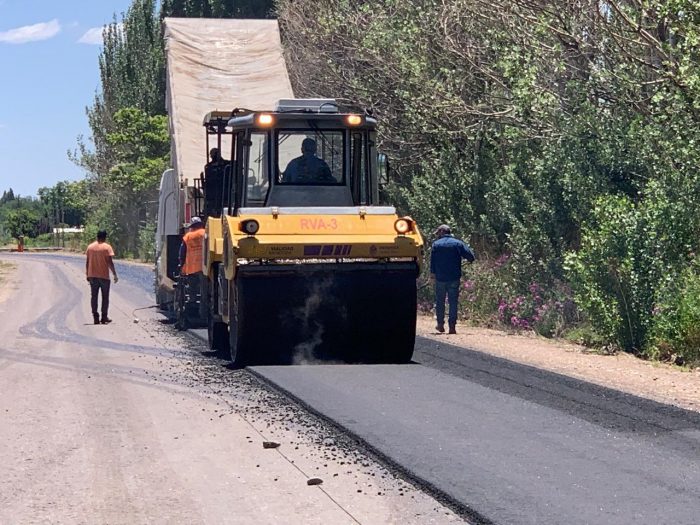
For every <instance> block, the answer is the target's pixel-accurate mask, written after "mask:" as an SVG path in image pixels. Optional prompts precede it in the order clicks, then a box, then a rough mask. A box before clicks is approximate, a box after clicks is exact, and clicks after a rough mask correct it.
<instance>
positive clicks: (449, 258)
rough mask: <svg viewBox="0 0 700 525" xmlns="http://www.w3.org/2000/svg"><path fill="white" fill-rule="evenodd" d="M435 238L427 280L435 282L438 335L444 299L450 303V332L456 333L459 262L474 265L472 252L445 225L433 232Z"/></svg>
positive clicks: (443, 328) (448, 320)
mask: <svg viewBox="0 0 700 525" xmlns="http://www.w3.org/2000/svg"><path fill="white" fill-rule="evenodd" d="M435 236H436V237H437V239H436V240H435V241H434V242H433V245H432V250H431V253H430V278H431V280H432V281H433V282H434V283H435V316H436V317H437V326H436V327H435V329H436V330H437V331H438V332H441V333H442V332H444V331H445V297H447V301H448V302H449V304H450V311H449V314H448V317H447V322H448V325H449V330H450V331H449V333H450V334H456V333H457V330H456V325H457V300H458V299H459V281H460V279H461V277H462V259H466V260H467V261H469V262H473V261H474V259H475V256H474V251H473V250H472V249H471V248H470V247H469V245H468V244H467V243H465V242H463V241H460V240H459V239H457V238H455V236H454V235H452V232H451V230H450V227H449V226H448V225H447V224H442V225H440V226H438V228H437V230H435Z"/></svg>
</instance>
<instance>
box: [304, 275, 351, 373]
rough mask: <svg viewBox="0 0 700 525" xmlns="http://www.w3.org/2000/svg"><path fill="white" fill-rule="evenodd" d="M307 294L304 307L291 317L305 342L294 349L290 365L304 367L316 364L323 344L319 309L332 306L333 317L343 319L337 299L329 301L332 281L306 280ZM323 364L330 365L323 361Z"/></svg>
mask: <svg viewBox="0 0 700 525" xmlns="http://www.w3.org/2000/svg"><path fill="white" fill-rule="evenodd" d="M308 283H309V287H308V289H309V293H308V295H307V297H306V300H305V301H304V305H303V306H301V307H300V308H298V309H297V310H296V311H295V312H294V313H293V314H292V315H293V316H294V318H295V320H296V321H297V322H299V323H300V325H301V326H300V328H301V329H300V333H302V334H304V337H305V340H304V341H303V342H301V343H299V344H297V345H296V346H295V347H294V351H293V353H292V364H295V365H305V364H311V363H317V362H318V361H319V356H317V354H316V350H317V348H318V347H319V346H320V345H321V343H322V342H323V333H324V327H323V324H322V323H321V322H320V319H321V318H322V317H321V308H322V307H325V308H328V307H329V306H330V305H329V303H334V304H332V307H333V310H334V311H333V312H332V313H333V315H334V316H342V317H345V309H344V308H341V307H340V305H339V304H338V303H337V298H335V297H334V298H332V301H329V294H330V293H331V291H332V285H333V279H332V278H331V277H328V276H326V277H323V278H322V279H320V280H316V279H315V278H314V277H313V276H312V277H310V278H309V279H308ZM323 362H324V363H330V361H328V360H323Z"/></svg>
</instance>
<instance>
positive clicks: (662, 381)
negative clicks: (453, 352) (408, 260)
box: [417, 316, 700, 412]
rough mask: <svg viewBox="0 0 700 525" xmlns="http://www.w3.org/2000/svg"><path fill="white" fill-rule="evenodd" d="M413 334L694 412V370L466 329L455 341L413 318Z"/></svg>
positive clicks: (698, 382) (698, 404) (697, 379)
mask: <svg viewBox="0 0 700 525" xmlns="http://www.w3.org/2000/svg"><path fill="white" fill-rule="evenodd" d="M417 334H418V335H419V336H422V337H427V338H430V339H434V340H436V341H440V342H441V343H447V344H450V345H453V346H458V347H462V348H468V349H470V350H476V351H478V352H483V353H486V354H490V355H493V356H497V357H500V358H503V359H508V360H510V361H514V362H516V363H521V364H526V365H530V366H534V367H537V368H541V369H543V370H549V371H551V372H556V373H558V374H563V375H567V376H569V377H574V378H577V379H581V380H583V381H588V382H591V383H595V384H597V385H601V386H605V387H608V388H613V389H616V390H620V391H622V392H626V393H628V394H633V395H636V396H640V397H644V398H647V399H652V400H654V401H658V402H660V403H666V404H671V405H675V406H678V407H680V408H684V409H687V410H693V411H696V412H700V369H695V370H687V369H683V368H680V367H677V366H673V365H669V364H665V363H657V362H650V361H643V360H641V359H638V358H636V357H634V356H632V355H629V354H623V353H620V354H616V355H600V354H596V353H592V352H590V351H589V350H588V349H586V348H585V347H583V346H579V345H575V344H571V343H569V342H566V341H562V340H552V339H545V338H543V337H540V336H537V335H534V334H513V333H508V332H501V331H498V330H489V329H486V328H476V327H471V326H466V325H458V326H457V334H456V335H447V334H440V333H438V332H437V331H436V330H435V321H434V320H433V319H432V318H430V317H427V316H419V317H418V330H417Z"/></svg>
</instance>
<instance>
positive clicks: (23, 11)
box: [0, 0, 131, 196]
mask: <svg viewBox="0 0 700 525" xmlns="http://www.w3.org/2000/svg"><path fill="white" fill-rule="evenodd" d="M130 5H131V0H0V194H1V193H2V191H3V190H6V189H8V188H12V189H13V191H14V192H15V194H18V193H19V194H21V195H25V196H29V195H32V196H36V192H37V190H38V189H39V188H40V187H42V186H53V185H54V184H55V183H56V182H58V181H61V180H77V179H81V178H83V177H84V175H85V174H84V173H83V172H82V170H81V169H80V168H78V167H77V166H75V165H74V164H73V163H71V161H70V160H68V156H67V153H66V152H67V151H68V150H74V149H75V148H76V145H77V137H78V135H81V134H82V135H83V136H85V137H86V138H88V137H89V135H90V129H89V127H88V125H87V117H86V116H85V107H86V106H89V105H91V104H92V101H93V98H94V95H95V92H96V90H97V88H98V86H99V67H98V56H99V53H100V50H101V27H102V26H104V25H105V24H108V23H110V22H111V21H112V18H113V15H114V14H115V13H116V14H117V16H118V19H119V20H121V13H122V12H124V11H126V10H127V9H128V7H129V6H130Z"/></svg>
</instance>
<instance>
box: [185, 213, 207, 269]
mask: <svg viewBox="0 0 700 525" xmlns="http://www.w3.org/2000/svg"><path fill="white" fill-rule="evenodd" d="M188 228H189V229H190V231H189V232H187V233H186V234H185V235H184V236H183V237H182V244H181V245H180V257H179V260H180V268H181V269H180V274H181V275H193V274H195V273H198V272H201V271H202V262H203V260H202V248H203V246H204V233H205V230H204V223H203V222H202V219H200V218H199V217H192V220H191V221H190V223H189V224H188Z"/></svg>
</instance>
